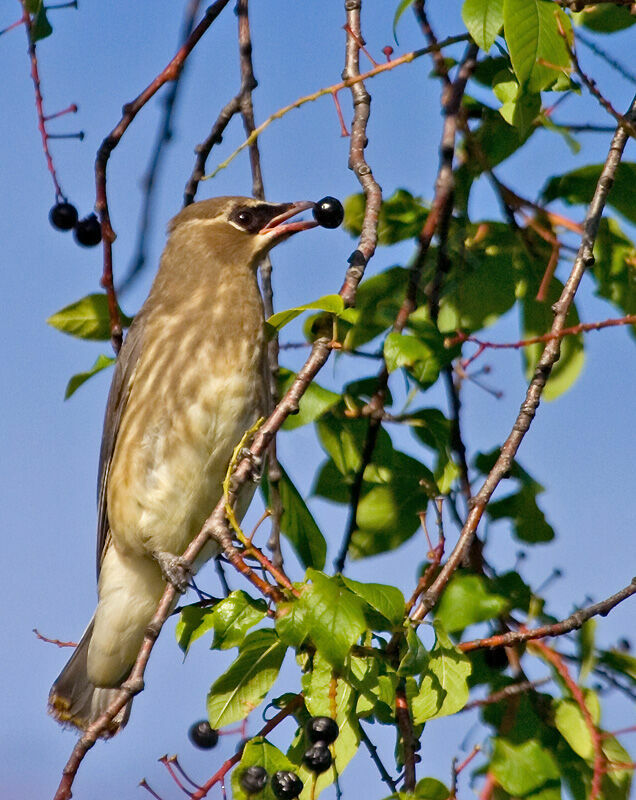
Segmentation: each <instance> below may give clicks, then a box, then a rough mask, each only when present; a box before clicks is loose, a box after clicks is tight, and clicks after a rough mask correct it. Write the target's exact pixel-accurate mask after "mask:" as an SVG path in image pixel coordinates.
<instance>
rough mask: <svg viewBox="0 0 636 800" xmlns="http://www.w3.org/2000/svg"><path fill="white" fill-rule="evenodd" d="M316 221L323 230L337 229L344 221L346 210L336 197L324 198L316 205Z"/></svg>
mask: <svg viewBox="0 0 636 800" xmlns="http://www.w3.org/2000/svg"><path fill="white" fill-rule="evenodd" d="M313 213H314V219H315V220H316V222H317V223H318V224H319V225H322V227H323V228H337V227H338V225H340V224H341V222H342V220H343V219H344V208H343V207H342V203H341V202H340V200H338V199H337V198H336V197H329V196H327V197H323V198H322V200H318V202H317V203H315V204H314V212H313Z"/></svg>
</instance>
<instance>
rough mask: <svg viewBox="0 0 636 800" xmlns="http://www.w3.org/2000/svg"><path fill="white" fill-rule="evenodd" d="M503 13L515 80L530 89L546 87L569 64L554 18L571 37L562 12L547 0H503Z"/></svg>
mask: <svg viewBox="0 0 636 800" xmlns="http://www.w3.org/2000/svg"><path fill="white" fill-rule="evenodd" d="M503 13H504V32H505V36H506V42H507V43H508V49H509V51H510V59H511V61H512V66H513V68H514V71H515V74H516V75H517V78H518V79H519V83H520V84H521V85H522V86H523V87H524V88H525V87H527V88H528V90H529V91H530V92H534V93H536V92H540V91H541V90H542V89H547V88H549V87H550V86H552V84H554V83H555V81H556V80H557V79H558V77H559V76H560V75H561V74H563V72H564V71H566V70H567V69H568V68H569V65H570V57H569V54H568V51H567V48H566V45H565V42H564V41H563V38H562V37H561V35H560V33H559V27H558V23H557V19H558V20H559V22H560V24H561V27H562V28H563V30H564V31H565V33H566V35H567V36H568V38H571V36H572V26H571V24H570V21H569V19H568V18H567V16H566V14H565V13H564V12H563V11H562V10H561V9H560V8H558V6H556V4H555V3H552V2H548V0H504V12H503ZM548 64H550V65H551V66H547V65H548ZM559 67H561V69H559Z"/></svg>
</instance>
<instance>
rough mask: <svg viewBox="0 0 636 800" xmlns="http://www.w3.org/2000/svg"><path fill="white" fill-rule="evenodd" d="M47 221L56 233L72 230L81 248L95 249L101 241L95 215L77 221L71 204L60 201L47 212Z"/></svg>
mask: <svg viewBox="0 0 636 800" xmlns="http://www.w3.org/2000/svg"><path fill="white" fill-rule="evenodd" d="M49 221H50V223H51V225H52V226H53V227H54V228H57V230H58V231H70V230H73V237H74V239H75V241H76V242H77V243H78V244H81V245H82V247H95V245H97V244H99V243H100V242H101V240H102V226H101V225H100V224H99V220H98V219H97V217H96V216H95V214H89V215H88V216H87V217H84V219H78V215H77V209H76V208H75V206H74V205H73V204H72V203H68V202H67V201H66V200H62V201H60V202H58V203H56V204H55V205H54V206H53V208H52V209H51V210H50V211H49Z"/></svg>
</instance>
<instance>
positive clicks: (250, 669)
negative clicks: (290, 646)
mask: <svg viewBox="0 0 636 800" xmlns="http://www.w3.org/2000/svg"><path fill="white" fill-rule="evenodd" d="M286 651H287V646H286V645H285V644H283V642H281V641H280V640H279V638H278V636H277V635H276V633H275V632H274V631H272V630H260V631H254V632H253V633H250V634H249V635H248V636H247V637H246V638H245V640H244V641H243V644H242V645H241V648H240V650H239V654H238V657H237V658H236V660H235V661H234V662H233V663H232V664H231V665H230V667H229V669H227V670H226V671H225V672H224V673H223V674H222V675H220V676H219V677H218V678H217V679H216V680H215V681H214V683H213V684H212V686H211V688H210V691H209V692H208V698H207V708H208V718H209V721H210V725H211V726H212V727H213V728H222V727H223V726H225V725H229V724H230V723H231V722H238V721H239V720H241V719H245V717H246V716H247V715H248V714H249V713H250V712H251V711H253V710H254V709H255V708H256V707H257V706H258V705H259V704H260V702H261V700H262V699H263V698H264V697H265V695H266V694H267V692H268V691H269V690H270V689H271V687H272V684H273V683H274V681H275V680H276V677H277V676H278V673H279V671H280V667H281V664H282V663H283V659H284V657H285V653H286Z"/></svg>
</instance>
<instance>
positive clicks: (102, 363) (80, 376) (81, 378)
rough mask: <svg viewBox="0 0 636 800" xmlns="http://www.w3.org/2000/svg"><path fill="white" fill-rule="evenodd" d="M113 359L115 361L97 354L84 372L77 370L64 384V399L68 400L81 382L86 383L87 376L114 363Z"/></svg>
mask: <svg viewBox="0 0 636 800" xmlns="http://www.w3.org/2000/svg"><path fill="white" fill-rule="evenodd" d="M115 361H117V359H116V358H111V357H110V356H105V355H103V354H100V355H98V356H97V359H96V361H95V363H94V364H93V366H92V367H91V368H90V369H89V370H87V371H86V372H77V373H76V374H75V375H73V376H72V378H71V379H70V380H69V382H68V383H67V384H66V391H65V392H64V399H65V400H68V398H69V397H70V396H71V395H72V394H74V393H75V392H76V391H77V390H78V389H79V387H80V386H81V385H82V384H83V383H86V381H87V380H88V379H89V378H92V377H93V375H97V373H98V372H101V371H102V370H103V369H106V367H110V366H111V365H112V364H114V363H115Z"/></svg>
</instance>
